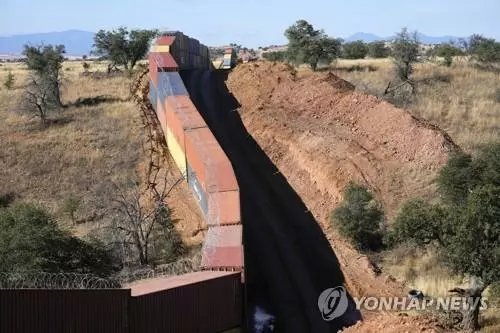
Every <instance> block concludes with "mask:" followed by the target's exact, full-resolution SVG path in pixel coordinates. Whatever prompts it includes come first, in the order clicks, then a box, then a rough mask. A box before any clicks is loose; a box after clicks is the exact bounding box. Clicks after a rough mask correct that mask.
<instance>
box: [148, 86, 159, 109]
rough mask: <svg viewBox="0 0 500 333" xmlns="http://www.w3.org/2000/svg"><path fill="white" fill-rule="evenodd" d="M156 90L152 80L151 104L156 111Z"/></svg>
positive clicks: (150, 88)
mask: <svg viewBox="0 0 500 333" xmlns="http://www.w3.org/2000/svg"><path fill="white" fill-rule="evenodd" d="M156 95H157V93H156V88H155V86H154V84H153V82H152V81H151V80H149V102H150V103H151V105H152V106H153V109H154V110H155V111H156V102H157V101H156V100H157V96H156Z"/></svg>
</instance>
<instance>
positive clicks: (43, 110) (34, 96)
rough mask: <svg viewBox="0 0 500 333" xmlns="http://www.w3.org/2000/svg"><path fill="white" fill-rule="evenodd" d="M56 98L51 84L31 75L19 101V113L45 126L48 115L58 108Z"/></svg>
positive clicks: (48, 80)
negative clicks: (35, 119)
mask: <svg viewBox="0 0 500 333" xmlns="http://www.w3.org/2000/svg"><path fill="white" fill-rule="evenodd" d="M57 98H58V97H57V96H56V95H55V94H54V85H53V82H52V81H50V79H48V78H46V77H43V76H42V77H40V76H38V75H36V74H33V73H32V74H31V75H30V78H29V79H28V84H27V85H26V89H25V90H24V94H23V96H22V99H21V103H20V104H21V105H20V106H21V108H20V111H21V112H23V113H27V114H30V115H33V116H35V117H38V118H39V119H40V123H41V125H42V126H46V125H47V116H48V113H49V112H50V111H54V110H57V109H59V108H60V104H59V103H60V101H58V100H57Z"/></svg>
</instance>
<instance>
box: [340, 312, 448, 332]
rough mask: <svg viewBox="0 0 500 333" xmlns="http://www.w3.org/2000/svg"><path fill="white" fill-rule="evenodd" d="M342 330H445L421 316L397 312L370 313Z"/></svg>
mask: <svg viewBox="0 0 500 333" xmlns="http://www.w3.org/2000/svg"><path fill="white" fill-rule="evenodd" d="M342 332H344V333H348V332H356V333H379V332H384V333H403V332H404V333H406V332H407V333H410V332H411V333H417V332H418V333H423V332H425V333H444V332H447V331H446V330H444V329H443V328H441V327H440V325H438V324H437V323H435V322H433V321H432V320H428V319H424V318H421V317H412V316H404V315H397V314H387V313H385V314H374V313H371V314H369V316H368V317H367V318H365V321H363V322H359V323H357V324H356V325H354V326H352V327H349V328H347V329H345V330H343V331H342Z"/></svg>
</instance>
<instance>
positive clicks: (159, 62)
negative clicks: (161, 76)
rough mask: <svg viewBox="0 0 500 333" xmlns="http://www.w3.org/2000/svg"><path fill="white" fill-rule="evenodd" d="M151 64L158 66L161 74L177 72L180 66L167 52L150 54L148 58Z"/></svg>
mask: <svg viewBox="0 0 500 333" xmlns="http://www.w3.org/2000/svg"><path fill="white" fill-rule="evenodd" d="M148 60H149V63H150V64H151V63H152V64H153V66H156V68H157V71H159V72H162V71H163V72H169V71H177V70H178V66H177V63H176V62H175V60H174V58H173V57H172V55H171V54H170V53H167V52H150V53H149V56H148Z"/></svg>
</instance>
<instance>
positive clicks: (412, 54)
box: [392, 28, 419, 82]
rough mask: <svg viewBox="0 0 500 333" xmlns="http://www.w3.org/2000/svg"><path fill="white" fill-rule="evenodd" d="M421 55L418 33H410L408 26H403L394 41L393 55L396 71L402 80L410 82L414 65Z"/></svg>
mask: <svg viewBox="0 0 500 333" xmlns="http://www.w3.org/2000/svg"><path fill="white" fill-rule="evenodd" d="M418 55H419V41H418V33H417V32H416V31H415V32H412V33H410V32H409V31H408V29H407V28H403V29H402V30H401V32H399V33H398V34H397V35H396V39H395V40H394V42H393V47H392V57H393V58H394V65H395V67H396V73H397V76H398V78H399V80H401V81H402V82H410V81H411V75H412V74H413V66H414V64H415V63H416V62H417V59H418Z"/></svg>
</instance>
